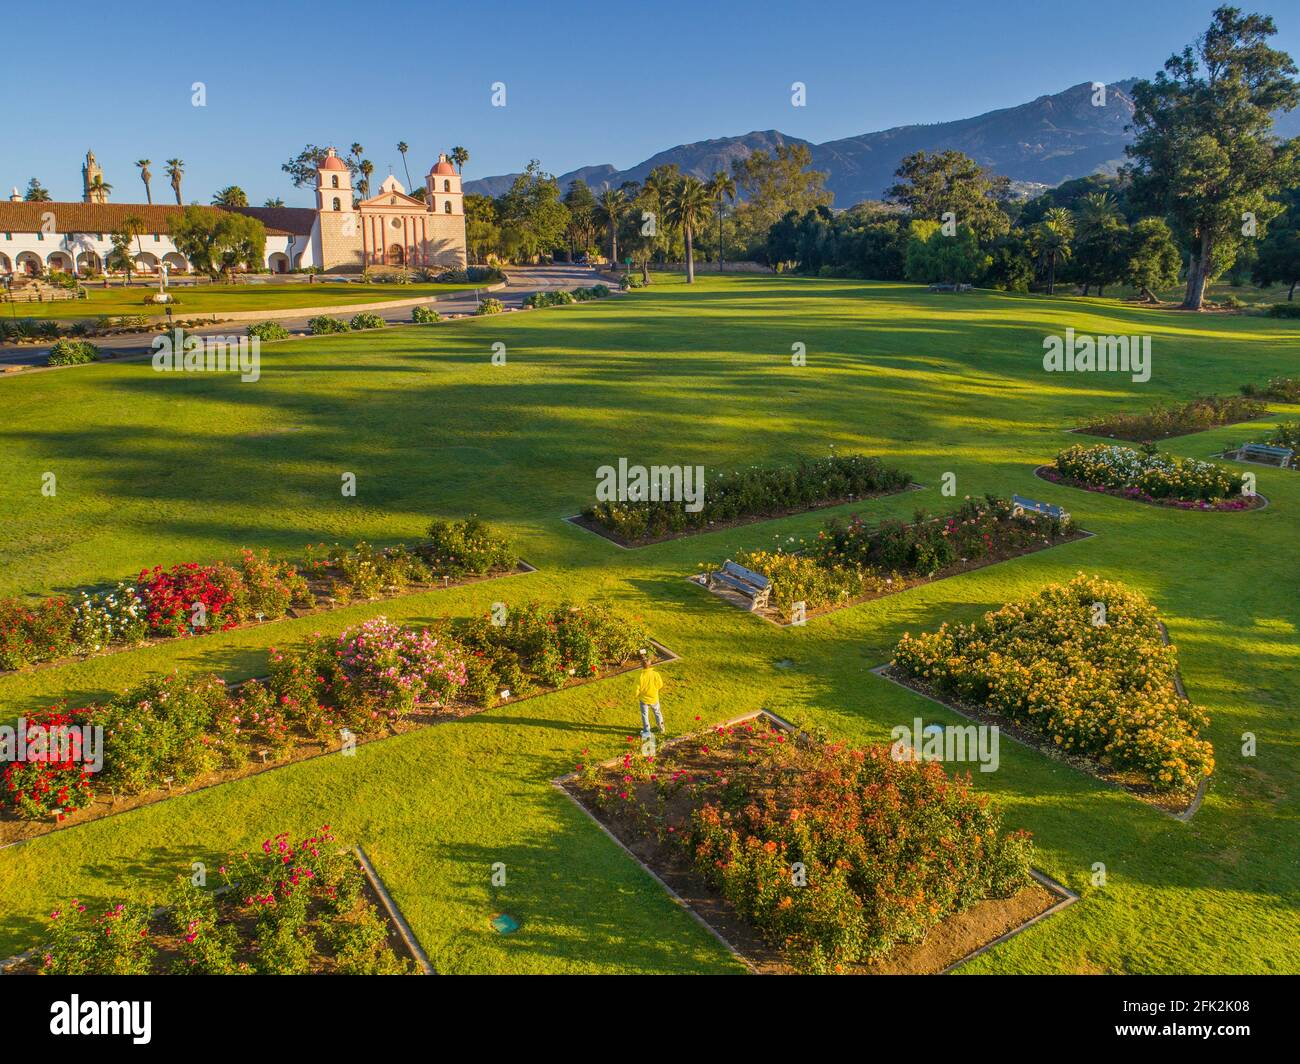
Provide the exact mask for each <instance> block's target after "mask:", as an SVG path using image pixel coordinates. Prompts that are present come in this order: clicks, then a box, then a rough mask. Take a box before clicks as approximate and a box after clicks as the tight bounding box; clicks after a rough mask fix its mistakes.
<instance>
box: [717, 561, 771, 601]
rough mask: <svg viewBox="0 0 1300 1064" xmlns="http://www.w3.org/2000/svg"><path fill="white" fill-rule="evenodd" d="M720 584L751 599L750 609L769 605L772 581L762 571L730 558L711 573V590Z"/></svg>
mask: <svg viewBox="0 0 1300 1064" xmlns="http://www.w3.org/2000/svg"><path fill="white" fill-rule="evenodd" d="M719 584H722V585H723V586H725V587H729V588H731V590H733V591H739V592H740V593H741V594H742V595H744V596H745V597H746V598H747V599H749V610H750V612H751V613H752V612H753V611H754V610H760V609H762V608H763V607H764V606H766V605H767V600H768V597H769V596H770V595H771V594H772V581H771V580H769V579H768V578H767V577H765V576H764V575H763V574H762V573H756V572H754V570H752V569H746V568H745V567H744V566H743V565H737V564H736V563H735V562H733V561H732V560H731V559H730V558H728V559H727V560H726V561H725V562H723V563H722V568H721V569H719V570H718V571H717V572H714V573H710V574H709V585H708V586H709V590H710V591H713V590H714V589H715V588H716V587H717V586H718V585H719Z"/></svg>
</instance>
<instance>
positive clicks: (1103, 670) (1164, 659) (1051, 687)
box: [893, 574, 1214, 791]
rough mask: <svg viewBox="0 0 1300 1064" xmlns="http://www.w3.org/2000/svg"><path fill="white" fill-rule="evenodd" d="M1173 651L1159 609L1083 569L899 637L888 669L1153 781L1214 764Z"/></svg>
mask: <svg viewBox="0 0 1300 1064" xmlns="http://www.w3.org/2000/svg"><path fill="white" fill-rule="evenodd" d="M1177 660H1178V659H1177V651H1176V650H1175V649H1174V647H1173V646H1172V645H1166V644H1165V642H1164V640H1163V638H1162V635H1161V631H1160V625H1159V622H1158V619H1157V617H1156V612H1155V609H1154V608H1153V607H1152V605H1151V603H1150V602H1148V601H1147V599H1146V598H1145V597H1144V596H1142V595H1141V594H1139V593H1138V592H1136V591H1130V590H1129V589H1127V588H1125V587H1124V586H1123V585H1121V584H1117V583H1112V582H1109V581H1106V580H1102V579H1101V578H1099V577H1095V576H1085V575H1083V574H1080V575H1079V576H1077V577H1075V578H1074V579H1073V580H1071V581H1070V582H1069V583H1067V584H1053V585H1050V586H1048V587H1046V588H1044V589H1043V590H1042V591H1040V592H1039V593H1038V594H1037V595H1035V596H1033V597H1032V598H1029V599H1024V600H1021V601H1019V602H1012V603H1009V604H1008V605H1006V606H1003V607H1002V608H1001V609H999V610H994V611H992V612H990V613H986V614H985V615H984V616H983V618H982V619H980V620H978V621H976V622H975V623H974V624H955V625H950V624H944V625H943V626H941V627H940V628H939V630H938V631H937V632H931V633H925V634H922V635H918V636H913V635H911V634H910V633H909V634H907V635H905V636H903V638H902V640H901V641H900V642H899V644H898V646H897V647H896V648H895V649H894V659H893V666H894V668H896V669H898V670H900V671H901V672H902V673H904V674H905V675H907V676H911V677H914V678H916V679H918V680H920V681H922V682H924V683H925V684H927V685H929V686H930V687H931V688H933V689H934V690H936V691H938V692H940V693H941V694H943V695H947V696H951V697H953V698H955V699H957V700H959V701H963V702H970V703H974V704H977V705H982V706H986V707H987V708H989V709H991V710H994V711H995V712H997V713H1000V714H1003V715H1005V716H1006V717H1007V718H1009V719H1011V720H1013V721H1015V722H1016V723H1018V724H1021V725H1024V726H1025V727H1027V728H1029V729H1031V730H1033V731H1034V732H1036V733H1038V734H1039V735H1041V736H1042V738H1043V739H1044V740H1046V741H1047V742H1048V743H1051V744H1052V745H1053V746H1055V747H1056V748H1058V749H1060V750H1061V751H1062V752H1064V753H1067V754H1082V755H1084V756H1086V757H1089V758H1093V759H1095V760H1097V761H1099V762H1101V763H1102V764H1104V765H1107V766H1109V767H1112V768H1114V769H1117V770H1119V771H1121V772H1134V773H1137V774H1138V775H1140V776H1141V777H1142V778H1143V779H1144V780H1145V781H1146V782H1147V783H1149V784H1150V785H1151V786H1152V787H1154V788H1156V789H1157V790H1164V791H1168V790H1175V789H1184V788H1189V787H1194V786H1196V784H1197V783H1199V781H1200V780H1201V778H1202V777H1204V776H1208V775H1209V774H1210V773H1211V772H1213V771H1214V751H1213V747H1211V745H1210V743H1209V742H1208V741H1207V740H1205V739H1202V738H1201V737H1200V735H1201V733H1202V732H1203V731H1204V730H1205V729H1206V728H1208V727H1209V717H1208V716H1207V714H1206V712H1205V710H1204V709H1202V708H1201V707H1200V706H1195V705H1193V704H1192V703H1190V702H1188V701H1186V700H1185V699H1183V698H1181V697H1180V696H1179V694H1178V691H1177V688H1176V686H1175V683H1174V677H1175V675H1176V672H1177V667H1178V666H1177Z"/></svg>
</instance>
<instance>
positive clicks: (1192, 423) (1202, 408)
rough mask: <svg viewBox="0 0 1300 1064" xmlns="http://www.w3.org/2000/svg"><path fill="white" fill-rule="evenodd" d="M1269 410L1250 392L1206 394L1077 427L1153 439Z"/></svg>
mask: <svg viewBox="0 0 1300 1064" xmlns="http://www.w3.org/2000/svg"><path fill="white" fill-rule="evenodd" d="M1267 413H1268V404H1267V403H1265V402H1263V401H1262V400H1260V399H1256V398H1253V397H1250V396H1244V395H1241V396H1237V395H1229V396H1222V395H1205V396H1201V397H1200V398H1198V399H1192V400H1189V401H1188V402H1185V403H1175V404H1172V405H1169V404H1165V405H1158V406H1153V407H1152V408H1151V409H1150V410H1148V411H1147V412H1146V413H1144V414H1112V415H1110V416H1108V417H1107V416H1102V417H1098V418H1096V419H1094V420H1092V421H1090V422H1088V424H1086V425H1083V426H1081V427H1080V428H1078V429H1076V430H1075V431H1076V432H1080V433H1083V434H1085V435H1088V436H1105V437H1106V438H1108V439H1114V440H1128V441H1130V442H1131V443H1149V442H1151V441H1153V440H1167V439H1172V438H1174V437H1176V436H1187V435H1190V434H1192V433H1194V432H1204V431H1205V430H1207V429H1213V428H1219V427H1221V426H1223V425H1236V424H1240V423H1241V422H1243V421H1254V420H1255V419H1256V418H1261V417H1263V416H1264V415H1265V414H1267Z"/></svg>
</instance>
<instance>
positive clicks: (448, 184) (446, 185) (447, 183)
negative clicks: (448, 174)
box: [442, 180, 451, 192]
mask: <svg viewBox="0 0 1300 1064" xmlns="http://www.w3.org/2000/svg"><path fill="white" fill-rule="evenodd" d="M442 190H443V192H450V191H451V182H450V181H448V180H444V181H443V183H442Z"/></svg>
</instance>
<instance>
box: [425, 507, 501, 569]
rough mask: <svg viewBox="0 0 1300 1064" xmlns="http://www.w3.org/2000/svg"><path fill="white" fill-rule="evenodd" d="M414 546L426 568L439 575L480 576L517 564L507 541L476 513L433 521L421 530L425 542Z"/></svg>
mask: <svg viewBox="0 0 1300 1064" xmlns="http://www.w3.org/2000/svg"><path fill="white" fill-rule="evenodd" d="M417 549H418V552H419V555H420V557H421V558H422V559H423V560H424V561H425V562H426V563H427V564H428V566H429V568H430V571H431V572H433V573H437V574H438V575H439V576H451V577H461V576H482V575H484V574H486V573H491V572H504V571H508V570H510V569H513V568H515V566H517V565H518V564H519V557H518V555H516V554H515V552H514V549H513V548H512V547H511V545H510V541H509V540H508V539H506V538H505V537H504V536H500V535H497V534H495V533H494V532H493V531H492V529H491V528H490V527H489V526H488V525H487V524H486V523H485V522H483V521H480V520H479V519H478V518H477V517H471V518H469V519H468V520H465V521H434V522H433V523H432V524H431V525H429V528H428V530H427V531H426V532H425V542H423V543H422V544H420V546H419V547H418V548H417Z"/></svg>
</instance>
